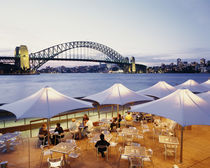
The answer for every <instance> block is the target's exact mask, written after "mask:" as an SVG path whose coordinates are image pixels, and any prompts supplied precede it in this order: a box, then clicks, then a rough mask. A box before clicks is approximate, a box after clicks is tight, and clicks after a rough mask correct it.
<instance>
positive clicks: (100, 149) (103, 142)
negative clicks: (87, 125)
mask: <svg viewBox="0 0 210 168" xmlns="http://www.w3.org/2000/svg"><path fill="white" fill-rule="evenodd" d="M100 139H101V140H99V141H97V142H96V144H95V147H96V148H97V147H98V152H100V153H101V156H102V157H105V155H104V151H106V149H107V147H108V146H109V145H110V143H109V142H107V141H106V140H105V139H104V134H101V135H100ZM100 146H103V148H100Z"/></svg>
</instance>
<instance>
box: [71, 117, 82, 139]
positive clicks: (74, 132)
mask: <svg viewBox="0 0 210 168" xmlns="http://www.w3.org/2000/svg"><path fill="white" fill-rule="evenodd" d="M71 121H72V122H71V125H70V128H69V131H70V133H71V134H72V135H73V138H74V139H77V138H78V136H79V133H80V132H79V131H80V130H79V126H80V122H79V121H76V119H74V118H73V119H72V120H71Z"/></svg>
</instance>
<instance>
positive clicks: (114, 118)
mask: <svg viewBox="0 0 210 168" xmlns="http://www.w3.org/2000/svg"><path fill="white" fill-rule="evenodd" d="M114 126H117V117H113V118H112V122H111V124H110V131H112V130H113V127H114Z"/></svg>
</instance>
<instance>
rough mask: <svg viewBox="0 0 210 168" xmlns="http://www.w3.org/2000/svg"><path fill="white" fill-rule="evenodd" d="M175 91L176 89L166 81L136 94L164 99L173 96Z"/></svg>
mask: <svg viewBox="0 0 210 168" xmlns="http://www.w3.org/2000/svg"><path fill="white" fill-rule="evenodd" d="M174 91H176V88H175V87H173V86H171V85H169V84H168V83H166V82H165V81H160V82H158V83H156V84H155V85H153V86H151V87H149V88H147V89H143V90H139V91H137V92H136V93H138V94H144V95H147V96H152V97H157V98H162V97H165V96H167V95H169V94H171V93H172V92H174Z"/></svg>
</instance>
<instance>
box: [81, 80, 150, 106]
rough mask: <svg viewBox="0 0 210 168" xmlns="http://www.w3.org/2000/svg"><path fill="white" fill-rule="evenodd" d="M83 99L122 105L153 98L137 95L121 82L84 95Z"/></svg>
mask: <svg viewBox="0 0 210 168" xmlns="http://www.w3.org/2000/svg"><path fill="white" fill-rule="evenodd" d="M84 99H89V100H94V101H96V102H98V103H99V104H119V105H124V104H126V103H130V102H136V101H151V100H153V98H151V97H148V96H144V95H139V94H137V93H135V92H134V91H132V90H130V89H128V88H126V87H125V86H123V85H122V84H114V85H113V86H111V87H110V88H108V89H106V90H104V91H102V92H99V93H96V94H94V95H90V96H87V97H84Z"/></svg>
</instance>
